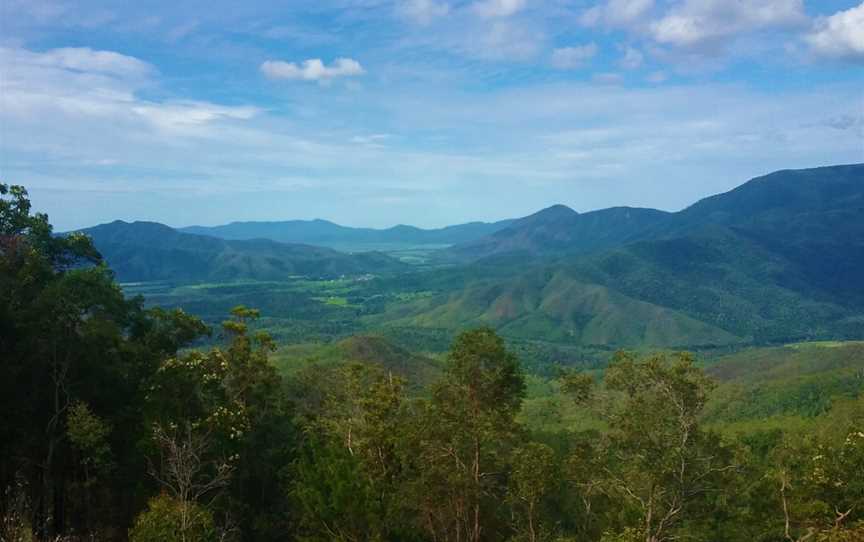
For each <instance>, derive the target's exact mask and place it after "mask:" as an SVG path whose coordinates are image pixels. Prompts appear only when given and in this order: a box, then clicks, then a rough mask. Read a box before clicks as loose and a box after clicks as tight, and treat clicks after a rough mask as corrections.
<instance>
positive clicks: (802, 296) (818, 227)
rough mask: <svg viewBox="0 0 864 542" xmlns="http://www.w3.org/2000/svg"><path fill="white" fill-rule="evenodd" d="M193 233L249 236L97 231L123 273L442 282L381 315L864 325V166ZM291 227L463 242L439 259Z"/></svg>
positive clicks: (647, 324)
mask: <svg viewBox="0 0 864 542" xmlns="http://www.w3.org/2000/svg"><path fill="white" fill-rule="evenodd" d="M187 231H188V229H187ZM193 231H208V232H212V233H214V234H215V233H218V234H219V235H221V236H240V237H243V236H245V237H250V239H244V240H239V239H222V238H217V237H213V236H209V235H199V234H192V233H186V232H184V231H177V230H173V229H171V228H168V227H167V226H163V225H160V224H153V223H133V224H127V223H124V222H114V223H111V224H105V225H102V226H97V227H95V228H91V229H89V230H85V232H86V233H88V234H90V235H91V236H92V237H93V239H94V241H95V244H96V246H97V248H98V249H99V250H100V251H101V252H102V253H103V255H104V256H105V258H106V260H107V261H108V263H109V264H110V265H111V266H112V267H113V268H114V269H115V271H116V272H117V274H118V278H120V279H121V280H124V281H147V280H186V281H196V280H197V281H228V280H237V279H261V280H279V279H281V278H285V277H287V276H289V275H306V276H321V277H324V276H337V275H343V274H358V273H375V274H394V275H396V276H407V275H406V274H410V275H411V277H412V278H411V281H412V282H413V283H415V284H418V285H422V289H423V290H425V291H427V292H430V294H431V295H424V296H422V297H415V298H410V299H407V298H406V299H397V300H392V301H391V302H389V303H388V304H387V306H386V308H385V310H384V311H383V313H377V314H372V315H367V316H365V317H364V318H366V323H367V325H368V326H370V327H372V328H376V327H378V328H380V327H387V326H412V327H420V328H439V329H459V328H462V327H466V326H473V325H481V324H482V325H490V326H492V327H494V328H496V329H498V330H499V331H500V332H501V333H503V334H504V335H506V336H509V337H514V338H523V339H536V340H544V341H550V342H558V343H571V344H579V345H594V346H602V347H618V346H627V345H650V346H659V347H678V346H682V347H684V346H687V347H692V346H706V347H707V346H722V345H733V344H745V343H760V344H761V343H777V342H784V341H792V340H802V339H803V340H806V339H813V338H862V337H864V280H862V277H864V164H857V165H844V166H830V167H822V168H814V169H806V170H784V171H778V172H775V173H771V174H769V175H766V176H763V177H758V178H755V179H752V180H750V181H748V182H746V183H744V184H742V185H741V186H739V187H738V188H735V189H734V190H731V191H729V192H726V193H724V194H718V195H716V196H712V197H709V198H706V199H703V200H701V201H699V202H696V203H695V204H693V205H691V206H690V207H688V208H686V209H684V210H681V211H678V212H674V213H673V212H664V211H658V210H654V209H641V208H629V207H615V208H610V209H603V210H598V211H592V212H586V213H577V212H576V211H574V210H572V209H570V208H568V207H566V206H563V205H556V206H553V207H550V208H547V209H544V210H541V211H539V212H537V213H535V214H533V215H530V216H527V217H524V218H519V219H514V220H508V221H502V222H498V223H494V224H484V223H470V224H463V225H460V226H453V227H450V228H443V229H441V230H420V229H418V228H411V227H407V226H397V227H395V228H391V229H388V230H370V229H354V228H346V227H343V226H338V225H336V224H333V223H330V222H326V221H311V222H309V221H307V222H304V221H290V222H278V223H234V224H229V225H226V226H222V227H217V228H212V229H195V230H193ZM303 232H307V233H308V236H304V233H303ZM267 236H270V237H271V238H270V239H262V238H260V237H267ZM285 240H300V241H304V242H306V243H309V244H314V242H315V241H316V240H318V242H321V240H327V241H328V242H330V243H334V244H339V243H347V242H390V243H419V244H423V243H429V244H432V243H440V244H448V245H451V246H449V247H446V248H443V249H441V250H438V251H437V252H436V256H435V259H434V260H433V261H435V262H437V263H443V264H446V265H441V266H436V267H433V269H431V270H429V269H423V268H419V269H418V268H416V267H412V266H409V265H407V264H405V263H403V262H400V261H398V260H396V259H394V258H391V257H388V256H387V255H385V254H381V253H375V252H368V253H367V252H358V253H353V254H347V253H342V252H337V251H335V250H332V249H329V248H322V247H314V246H310V245H309V244H297V243H293V242H292V243H285V242H283V241H285ZM399 280H402V279H399Z"/></svg>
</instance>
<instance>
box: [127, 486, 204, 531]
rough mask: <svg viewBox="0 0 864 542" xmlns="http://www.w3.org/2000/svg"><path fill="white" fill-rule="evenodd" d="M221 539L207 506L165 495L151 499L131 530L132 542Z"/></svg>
mask: <svg viewBox="0 0 864 542" xmlns="http://www.w3.org/2000/svg"><path fill="white" fill-rule="evenodd" d="M218 539H219V538H218V533H217V530H216V528H215V526H214V522H213V515H212V514H211V513H210V512H209V511H208V510H207V509H206V508H203V507H201V506H198V505H196V504H194V503H184V502H182V501H178V500H177V499H175V498H172V497H170V496H168V495H166V494H161V495H158V496H156V497H154V498H152V499H151V500H150V502H149V503H148V505H147V509H146V510H145V511H144V512H142V513H141V514H140V515H139V516H138V517H137V518H136V520H135V525H134V526H133V527H132V529H130V531H129V541H130V542H214V541H216V540H218Z"/></svg>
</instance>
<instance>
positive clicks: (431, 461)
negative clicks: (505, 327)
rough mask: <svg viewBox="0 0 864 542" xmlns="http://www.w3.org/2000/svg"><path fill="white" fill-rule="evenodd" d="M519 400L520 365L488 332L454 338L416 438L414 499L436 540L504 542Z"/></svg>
mask: <svg viewBox="0 0 864 542" xmlns="http://www.w3.org/2000/svg"><path fill="white" fill-rule="evenodd" d="M524 395H525V379H524V376H523V374H522V370H521V368H520V366H519V362H518V360H517V359H516V356H515V355H514V354H512V353H511V352H509V351H508V350H507V348H506V347H505V345H504V341H503V340H502V339H501V338H500V337H499V336H498V335H496V334H495V332H494V331H492V330H491V329H488V328H481V329H475V330H471V331H466V332H464V333H462V334H460V335H459V336H458V337H457V338H456V340H455V342H454V343H453V347H452V349H451V350H450V354H449V356H448V365H447V372H446V374H445V376H444V378H443V379H442V380H441V382H439V383H438V384H436V385H435V386H434V387H433V390H432V398H431V400H430V401H429V403H428V405H427V407H426V408H425V411H424V413H423V414H422V417H421V421H420V424H419V427H420V431H419V432H418V437H417V438H418V439H419V442H420V445H419V447H418V448H419V452H418V453H419V458H418V461H419V464H420V465H421V466H422V469H421V475H420V477H419V479H418V481H417V486H416V487H415V498H416V503H417V506H418V508H419V510H418V512H419V514H420V521H421V524H423V525H424V526H425V528H426V529H427V531H428V532H429V534H430V535H431V536H433V537H434V538H435V539H437V540H456V541H461V540H466V541H471V542H479V541H480V540H495V539H500V538H501V537H502V536H503V531H504V530H505V528H504V527H502V526H501V525H498V523H500V520H501V518H500V517H499V514H500V512H501V508H500V502H501V501H502V500H503V499H504V496H505V492H506V474H505V472H506V469H505V465H506V462H507V459H508V454H509V452H510V450H511V448H512V445H513V440H514V437H515V436H516V433H517V429H518V427H517V424H516V420H515V418H516V414H517V413H518V411H519V409H520V407H521V404H522V399H523V397H524ZM504 523H506V522H504Z"/></svg>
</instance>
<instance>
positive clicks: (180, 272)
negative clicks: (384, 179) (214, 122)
mask: <svg viewBox="0 0 864 542" xmlns="http://www.w3.org/2000/svg"><path fill="white" fill-rule="evenodd" d="M82 232H83V233H86V234H87V235H89V236H90V237H91V238H92V239H93V243H94V245H95V246H96V248H97V249H98V250H99V252H100V253H101V254H102V256H103V258H104V259H105V261H106V262H107V263H108V265H109V266H110V267H111V268H112V269H113V270H114V272H115V274H116V275H117V279H118V280H119V281H121V282H142V281H178V282H221V281H232V280H241V279H243V280H284V279H286V278H288V277H290V276H297V275H303V276H310V277H319V278H332V277H338V276H341V275H359V274H365V273H373V272H374V273H382V272H385V273H390V272H397V271H405V270H406V269H407V268H408V266H407V264H403V263H401V262H400V261H398V260H396V259H394V258H391V257H389V256H387V255H384V254H381V253H378V252H364V253H359V254H346V253H343V252H337V251H335V250H333V249H330V248H324V247H316V246H311V245H302V244H288V243H279V242H276V241H271V240H268V239H254V240H248V241H228V240H225V239H218V238H216V237H209V236H205V235H195V234H190V233H182V232H179V231H177V230H174V229H172V228H170V227H168V226H165V225H163V224H158V223H155V222H132V223H128V222H123V221H120V220H118V221H115V222H111V223H110V224H102V225H99V226H95V227H93V228H88V229H85V230H82Z"/></svg>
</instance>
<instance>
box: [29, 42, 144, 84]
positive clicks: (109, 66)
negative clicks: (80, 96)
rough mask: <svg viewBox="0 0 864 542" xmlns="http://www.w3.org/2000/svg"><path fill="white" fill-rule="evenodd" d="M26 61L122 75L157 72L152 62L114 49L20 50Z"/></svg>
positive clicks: (133, 75) (67, 68) (65, 48)
mask: <svg viewBox="0 0 864 542" xmlns="http://www.w3.org/2000/svg"><path fill="white" fill-rule="evenodd" d="M20 55H21V56H23V57H26V60H25V62H28V63H33V64H37V65H40V66H46V67H55V68H61V69H65V70H74V71H78V72H82V73H83V72H91V73H98V74H104V75H112V76H120V77H146V76H147V75H150V74H151V73H153V72H155V69H154V68H153V66H151V65H150V64H148V63H146V62H143V61H141V60H138V59H137V58H135V57H131V56H126V55H122V54H120V53H115V52H113V51H94V50H93V49H90V48H89V47H64V48H60V49H51V50H49V51H46V52H44V53H28V52H23V51H21V52H20Z"/></svg>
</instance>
